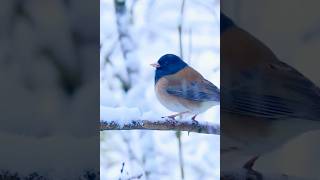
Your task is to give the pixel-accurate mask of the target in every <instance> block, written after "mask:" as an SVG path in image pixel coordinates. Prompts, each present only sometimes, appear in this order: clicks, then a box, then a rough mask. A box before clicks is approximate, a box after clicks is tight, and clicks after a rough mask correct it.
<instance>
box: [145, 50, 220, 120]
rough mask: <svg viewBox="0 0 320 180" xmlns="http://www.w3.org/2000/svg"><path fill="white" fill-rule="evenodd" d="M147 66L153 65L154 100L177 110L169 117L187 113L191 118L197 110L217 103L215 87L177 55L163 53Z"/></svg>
mask: <svg viewBox="0 0 320 180" xmlns="http://www.w3.org/2000/svg"><path fill="white" fill-rule="evenodd" d="M151 66H153V67H155V68H156V73H155V93H156V96H157V98H158V100H159V101H160V103H161V104H162V105H163V106H165V107H166V108H167V109H169V110H171V111H174V112H178V113H177V114H174V115H171V116H168V117H169V118H173V119H174V118H175V117H176V116H181V115H182V114H185V113H190V114H193V115H194V116H193V117H192V120H193V121H195V118H196V116H197V115H198V114H199V113H202V112H204V111H206V110H207V109H209V108H210V107H212V106H214V105H217V104H219V102H220V91H219V89H218V88H217V87H216V86H215V85H213V84H212V83H211V82H210V81H208V80H206V79H205V78H204V77H203V76H202V75H201V74H200V73H198V72H197V71H196V70H194V69H193V68H192V67H190V66H188V64H187V63H185V62H184V61H183V60H182V59H180V58H179V57H178V56H176V55H173V54H166V55H164V56H162V57H161V58H160V59H159V60H158V62H157V63H154V64H151Z"/></svg>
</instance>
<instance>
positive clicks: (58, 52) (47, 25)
mask: <svg viewBox="0 0 320 180" xmlns="http://www.w3.org/2000/svg"><path fill="white" fill-rule="evenodd" d="M88 24H90V25H89V26H87V25H88ZM0 26H1V30H0V84H1V88H0V99H1V103H0V116H1V117H0V122H1V125H0V144H1V148H0V159H1V161H0V179H90V178H91V179H92V178H94V177H98V176H99V173H98V171H99V157H98V154H99V136H98V135H99V133H98V127H99V126H98V123H99V121H98V118H99V106H98V104H99V88H98V87H99V84H98V79H99V73H98V71H99V62H98V61H97V60H95V59H98V53H99V40H100V39H99V34H98V31H99V1H95V0H94V1H90V2H89V1H83V0H80V1H78V0H68V1H65V0H54V1H51V0H30V1H16V0H13V1H11V0H5V1H1V2H0ZM88 172H89V173H88ZM89 174H90V175H89ZM89 176H90V177H89Z"/></svg>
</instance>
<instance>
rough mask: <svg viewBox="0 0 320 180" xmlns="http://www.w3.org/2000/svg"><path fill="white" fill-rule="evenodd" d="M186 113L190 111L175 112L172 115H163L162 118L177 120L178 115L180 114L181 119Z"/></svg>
mask: <svg viewBox="0 0 320 180" xmlns="http://www.w3.org/2000/svg"><path fill="white" fill-rule="evenodd" d="M185 113H188V111H186V112H181V113H178V114H173V115H170V116H163V117H161V118H169V119H172V120H176V117H177V116H180V119H181V118H182V114H185Z"/></svg>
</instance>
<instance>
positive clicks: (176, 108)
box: [157, 93, 190, 112]
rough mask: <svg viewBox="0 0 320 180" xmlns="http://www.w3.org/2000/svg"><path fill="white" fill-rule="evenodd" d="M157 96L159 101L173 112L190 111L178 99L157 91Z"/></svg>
mask: <svg viewBox="0 0 320 180" xmlns="http://www.w3.org/2000/svg"><path fill="white" fill-rule="evenodd" d="M157 98H158V100H159V101H160V103H161V104H162V105H163V106H164V107H166V108H167V109H169V110H170V111H173V112H185V111H190V109H188V108H187V107H185V106H184V105H182V104H181V103H180V102H179V101H178V100H176V99H175V98H172V97H171V96H170V95H168V94H165V93H157Z"/></svg>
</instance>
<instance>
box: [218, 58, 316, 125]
mask: <svg viewBox="0 0 320 180" xmlns="http://www.w3.org/2000/svg"><path fill="white" fill-rule="evenodd" d="M266 65H267V66H263V67H262V68H261V69H260V70H258V71H257V70H252V71H253V72H251V70H248V71H246V72H241V74H239V76H238V77H237V78H235V79H236V80H235V81H234V82H235V83H230V84H231V87H225V89H226V91H223V101H222V103H221V108H222V109H224V110H227V111H229V112H233V113H238V114H243V115H252V116H257V117H265V118H271V119H279V118H284V117H290V118H306V119H310V120H320V91H319V89H318V88H317V87H316V86H315V85H314V84H313V83H312V82H311V81H309V80H308V79H307V78H305V77H304V76H303V75H302V74H300V73H299V72H298V71H296V70H295V69H293V68H291V67H290V66H289V65H287V64H285V63H282V62H280V61H278V62H272V63H267V64H266ZM250 74H251V75H250ZM236 81H238V82H236ZM240 81H241V82H240Z"/></svg>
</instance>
